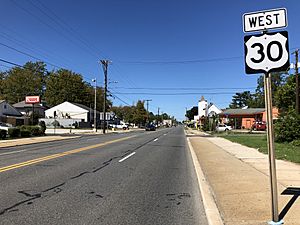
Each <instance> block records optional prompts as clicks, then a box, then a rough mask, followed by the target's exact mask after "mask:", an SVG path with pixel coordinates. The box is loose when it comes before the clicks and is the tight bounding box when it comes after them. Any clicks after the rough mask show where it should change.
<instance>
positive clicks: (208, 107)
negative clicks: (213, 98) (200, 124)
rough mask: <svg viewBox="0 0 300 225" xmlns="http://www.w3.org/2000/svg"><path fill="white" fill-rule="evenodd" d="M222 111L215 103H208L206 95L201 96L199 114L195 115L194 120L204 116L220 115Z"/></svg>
mask: <svg viewBox="0 0 300 225" xmlns="http://www.w3.org/2000/svg"><path fill="white" fill-rule="evenodd" d="M221 112H222V110H220V109H219V108H218V107H217V106H216V105H215V104H213V103H210V104H208V103H207V101H206V100H205V99H204V97H203V96H202V97H201V100H200V101H199V102H198V115H197V116H194V121H199V120H200V119H201V118H204V117H212V116H214V115H218V114H220V113H221Z"/></svg>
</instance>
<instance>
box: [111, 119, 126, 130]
mask: <svg viewBox="0 0 300 225" xmlns="http://www.w3.org/2000/svg"><path fill="white" fill-rule="evenodd" d="M109 127H110V128H116V129H123V130H129V125H128V124H127V123H124V122H123V121H120V123H119V124H109Z"/></svg>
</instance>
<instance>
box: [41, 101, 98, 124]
mask: <svg viewBox="0 0 300 225" xmlns="http://www.w3.org/2000/svg"><path fill="white" fill-rule="evenodd" d="M93 113H94V111H93V109H91V108H89V107H87V106H85V105H82V104H78V103H71V102H63V103H61V104H59V105H57V106H54V107H52V108H50V109H47V110H46V111H45V116H46V118H54V116H55V115H56V118H57V119H80V120H81V122H90V119H92V118H93V117H92V116H93V115H92V114H93Z"/></svg>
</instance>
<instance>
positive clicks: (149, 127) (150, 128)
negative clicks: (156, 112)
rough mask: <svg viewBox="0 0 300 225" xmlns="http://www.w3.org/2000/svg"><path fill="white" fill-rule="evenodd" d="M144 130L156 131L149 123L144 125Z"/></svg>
mask: <svg viewBox="0 0 300 225" xmlns="http://www.w3.org/2000/svg"><path fill="white" fill-rule="evenodd" d="M145 130H146V131H155V130H156V127H155V125H154V124H152V123H149V124H147V125H146V127H145Z"/></svg>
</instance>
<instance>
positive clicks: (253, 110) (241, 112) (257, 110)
mask: <svg viewBox="0 0 300 225" xmlns="http://www.w3.org/2000/svg"><path fill="white" fill-rule="evenodd" d="M265 111H266V110H265V108H248V109H225V110H224V111H223V112H222V113H221V115H255V114H261V113H263V112H265Z"/></svg>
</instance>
